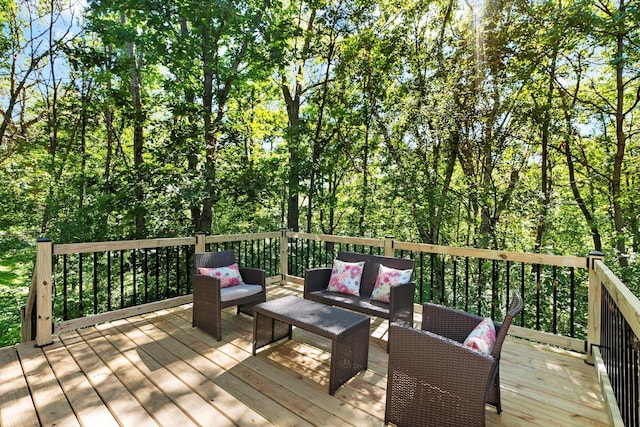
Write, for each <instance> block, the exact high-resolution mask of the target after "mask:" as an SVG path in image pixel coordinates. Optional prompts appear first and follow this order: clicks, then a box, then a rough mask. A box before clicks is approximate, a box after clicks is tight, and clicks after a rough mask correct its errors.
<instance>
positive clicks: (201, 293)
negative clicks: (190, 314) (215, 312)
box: [191, 274, 221, 312]
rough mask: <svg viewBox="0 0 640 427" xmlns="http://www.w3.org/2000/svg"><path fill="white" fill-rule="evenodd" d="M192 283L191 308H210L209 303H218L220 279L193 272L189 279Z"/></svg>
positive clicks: (196, 310) (198, 310) (195, 309)
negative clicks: (191, 277)
mask: <svg viewBox="0 0 640 427" xmlns="http://www.w3.org/2000/svg"><path fill="white" fill-rule="evenodd" d="M191 283H192V285H193V310H194V312H200V311H201V310H210V308H207V307H210V306H211V305H213V306H214V307H218V306H219V305H220V299H221V298H220V279H217V278H215V277H211V276H207V275H205V274H194V275H193V279H192V281H191Z"/></svg>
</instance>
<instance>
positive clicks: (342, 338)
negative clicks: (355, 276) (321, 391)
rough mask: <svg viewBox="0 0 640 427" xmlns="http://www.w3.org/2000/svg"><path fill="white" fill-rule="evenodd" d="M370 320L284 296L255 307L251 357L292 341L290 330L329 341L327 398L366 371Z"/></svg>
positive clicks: (356, 314) (323, 305) (312, 302)
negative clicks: (290, 339) (274, 344)
mask: <svg viewBox="0 0 640 427" xmlns="http://www.w3.org/2000/svg"><path fill="white" fill-rule="evenodd" d="M369 325H370V320H369V317H367V316H364V315H361V314H358V313H353V312H350V311H345V310H341V309H339V308H335V307H331V306H328V305H325V304H320V303H316V302H314V301H308V300H304V299H301V298H297V297H295V296H287V297H284V298H279V299H275V300H271V301H267V302H264V303H261V304H258V305H256V306H255V307H254V318H253V354H254V355H255V354H256V351H257V350H258V349H259V348H260V347H263V346H265V345H268V344H271V343H273V342H275V341H277V340H279V339H282V338H285V337H288V338H291V332H292V329H291V327H292V326H296V327H299V328H301V329H304V330H306V331H309V332H313V333H315V334H318V335H320V336H323V337H325V338H329V339H331V369H330V373H329V394H331V395H333V394H334V392H335V391H336V390H337V389H338V387H340V386H341V385H342V384H344V383H345V382H347V381H348V380H349V379H350V378H351V377H353V376H354V375H355V374H357V373H358V372H360V371H361V370H363V369H366V368H367V366H368V358H369Z"/></svg>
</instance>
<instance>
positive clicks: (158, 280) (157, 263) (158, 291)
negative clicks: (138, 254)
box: [155, 248, 160, 301]
mask: <svg viewBox="0 0 640 427" xmlns="http://www.w3.org/2000/svg"><path fill="white" fill-rule="evenodd" d="M155 255H156V256H155V270H156V272H155V273H156V274H155V276H156V301H158V300H160V248H156V254H155Z"/></svg>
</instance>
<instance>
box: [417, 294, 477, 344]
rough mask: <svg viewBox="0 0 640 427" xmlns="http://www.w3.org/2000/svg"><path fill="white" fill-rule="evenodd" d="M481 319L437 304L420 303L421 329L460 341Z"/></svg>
mask: <svg viewBox="0 0 640 427" xmlns="http://www.w3.org/2000/svg"><path fill="white" fill-rule="evenodd" d="M482 319H484V318H483V317H482V316H478V315H476V314H472V313H467V312H465V311H462V310H458V309H455V308H449V307H444V306H442V305H438V304H432V303H425V304H423V305H422V329H423V330H425V331H429V332H433V333H434V334H436V335H441V336H443V337H447V338H450V339H452V340H455V341H457V342H460V343H461V342H463V341H464V340H465V339H466V338H467V336H468V335H469V333H470V332H471V331H472V330H473V328H475V327H476V326H477V325H478V323H480V321H482Z"/></svg>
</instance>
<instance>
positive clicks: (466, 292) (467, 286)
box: [464, 257, 470, 311]
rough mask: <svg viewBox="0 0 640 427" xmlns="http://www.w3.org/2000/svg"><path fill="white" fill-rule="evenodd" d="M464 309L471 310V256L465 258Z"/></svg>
mask: <svg viewBox="0 0 640 427" xmlns="http://www.w3.org/2000/svg"><path fill="white" fill-rule="evenodd" d="M464 283H465V285H464V293H465V295H464V311H469V298H470V294H469V257H465V258H464Z"/></svg>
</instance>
